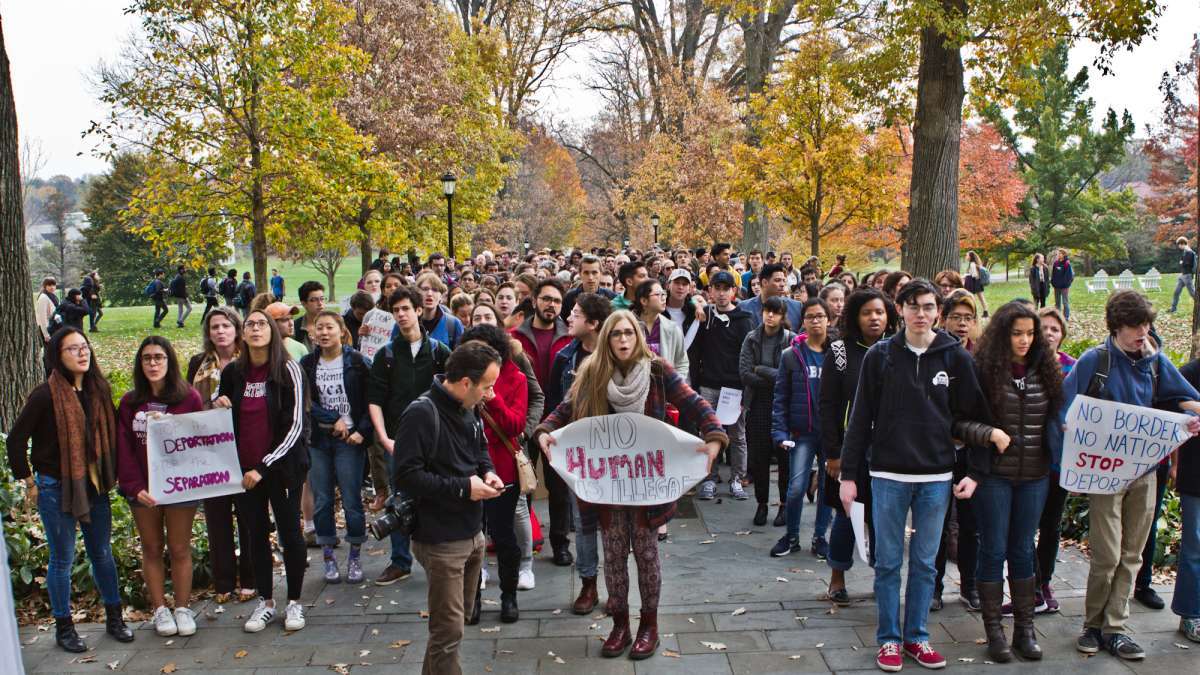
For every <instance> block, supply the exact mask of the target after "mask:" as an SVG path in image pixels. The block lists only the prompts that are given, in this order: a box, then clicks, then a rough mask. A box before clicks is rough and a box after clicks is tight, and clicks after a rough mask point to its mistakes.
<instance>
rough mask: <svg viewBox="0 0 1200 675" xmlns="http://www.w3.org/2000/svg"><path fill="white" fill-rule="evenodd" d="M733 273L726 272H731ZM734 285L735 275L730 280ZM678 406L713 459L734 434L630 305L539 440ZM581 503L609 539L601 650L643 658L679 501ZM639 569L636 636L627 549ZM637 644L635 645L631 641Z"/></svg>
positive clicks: (650, 644)
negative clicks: (583, 423)
mask: <svg viewBox="0 0 1200 675" xmlns="http://www.w3.org/2000/svg"><path fill="white" fill-rule="evenodd" d="M725 276H726V277H729V275H728V274H726V275H725ZM729 286H730V287H731V290H732V286H733V284H732V279H729ZM668 403H670V404H671V405H674V406H675V407H676V408H678V409H679V412H680V416H681V417H682V418H685V419H686V420H688V421H689V422H691V423H692V424H694V425H696V427H698V428H699V429H700V431H701V433H702V434H703V436H702V437H703V438H704V440H705V443H704V444H703V445H701V446H700V447H699V448H697V450H698V451H699V452H705V453H707V454H708V461H709V463H710V464H711V463H712V461H713V459H715V458H716V456H717V453H719V452H720V451H721V448H722V447H723V446H725V445H726V444H727V443H728V437H727V436H726V435H725V433H724V431H723V430H722V428H721V424H720V422H718V421H717V418H716V414H715V413H714V412H713V409H712V407H711V406H709V405H708V403H707V402H706V401H705V400H704V399H703V398H701V397H700V396H698V395H697V394H696V392H694V391H692V389H691V388H690V387H688V385H687V383H686V382H684V380H683V378H682V377H680V376H679V375H678V374H677V373H676V372H675V371H674V369H672V368H671V366H669V365H667V364H666V363H665V362H663V360H662V359H660V358H656V357H655V356H654V354H653V353H652V352H651V351H650V349H649V347H647V346H646V339H645V335H644V334H643V332H642V331H641V329H639V328H638V324H637V318H636V317H635V316H634V315H633V314H632V313H631V312H628V311H614V312H613V313H612V314H611V315H609V317H608V319H606V320H605V322H604V326H603V327H602V328H601V329H600V334H599V336H598V337H597V351H596V352H595V353H594V354H593V355H592V356H591V357H590V358H588V359H587V360H586V361H584V363H583V365H582V366H581V367H580V369H579V371H578V372H577V373H576V376H575V381H574V382H573V383H572V384H571V389H570V390H569V391H568V393H567V398H566V399H565V400H564V401H563V402H562V403H561V404H559V405H558V407H557V408H555V409H554V411H553V412H551V413H550V415H549V416H548V417H547V418H546V419H545V420H544V421H543V422H542V424H541V426H539V427H538V429H537V432H535V434H534V440H535V441H536V442H538V443H539V445H540V447H541V450H542V452H543V453H545V454H546V455H547V456H549V453H550V446H551V445H552V444H553V443H554V440H553V437H551V436H550V432H553V431H555V430H557V429H559V428H561V427H563V426H566V425H567V424H569V423H571V422H574V421H576V420H580V419H584V418H587V417H595V416H599V415H608V414H610V413H614V412H618V413H620V412H626V413H641V414H644V415H646V416H647V417H651V418H654V419H658V420H664V419H666V405H667V404H668ZM579 506H580V508H581V509H596V510H597V511H598V513H599V521H600V529H601V534H602V538H603V541H604V583H605V585H606V586H607V588H608V602H607V604H606V606H605V611H606V613H607V614H608V615H609V616H611V617H612V618H613V629H612V632H611V633H609V636H608V639H606V640H605V641H604V644H603V646H602V647H601V649H600V654H601V655H602V656H605V657H610V658H611V657H616V656H620V655H622V654H623V653H625V650H626V649H627V648H628V649H630V652H629V657H630V658H632V659H645V658H649V657H650V656H653V655H654V652H655V650H657V649H658V644H659V636H658V602H659V594H660V592H661V587H662V570H661V566H660V563H659V557H658V540H657V537H656V536H655V530H656V529H657V527H658V526H659V525H661V524H663V523H665V522H667V521H668V520H670V518H671V516H672V515H673V514H674V512H675V503H674V502H672V503H669V504H663V505H659V506H639V507H620V506H597V505H592V504H587V503H586V502H583V501H582V500H580V501H579ZM631 548H632V550H633V553H634V560H635V561H636V564H637V569H638V590H639V591H640V593H641V596H642V608H641V621H640V623H639V624H638V632H637V637H636V638H634V637H632V636H631V634H630V631H629V599H628V596H629V569H628V559H629V551H630V549H631ZM631 645H632V647H631Z"/></svg>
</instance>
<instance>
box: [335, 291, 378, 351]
mask: <svg viewBox="0 0 1200 675" xmlns="http://www.w3.org/2000/svg"><path fill="white" fill-rule="evenodd" d="M347 304H349V305H350V307H349V308H347V309H346V311H345V313H343V314H342V322H343V323H345V324H346V330H348V331H350V335H351V336H352V339H353V345H352V346H353V347H354V349H355V350H358V349H359V347H360V346H361V345H362V334H361V333H362V324H363V317H365V316H366V315H367V312H369V311H371V310H372V309H375V301H374V300H372V299H371V294H370V293H367V292H366V291H355V292H354V295H352V296H350V301H349V303H347Z"/></svg>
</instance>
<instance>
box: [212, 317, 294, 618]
mask: <svg viewBox="0 0 1200 675" xmlns="http://www.w3.org/2000/svg"><path fill="white" fill-rule="evenodd" d="M243 336H244V338H243V344H242V353H241V355H240V356H239V357H238V359H237V360H236V361H234V362H233V363H230V364H229V365H228V366H226V367H225V370H224V371H222V372H221V389H220V396H219V397H218V398H217V400H216V401H214V402H213V403H214V405H215V406H217V407H220V408H232V409H233V432H234V435H235V436H237V444H238V459H239V460H240V462H241V465H242V470H243V471H245V475H244V476H243V477H242V487H244V488H245V489H246V492H245V493H244V494H241V495H238V497H237V504H238V509H239V510H241V512H242V515H243V517H245V519H246V529H247V530H248V532H247V534H248V535H249V537H248V539H249V541H248V542H243V546H245V545H246V544H247V543H248V544H249V548H250V559H251V561H252V563H253V564H254V580H255V582H256V583H257V585H258V595H259V600H258V607H256V608H255V609H254V611H253V612H252V613H251V614H250V618H249V619H248V620H247V621H246V625H245V626H244V628H245V630H246V632H248V633H257V632H259V631H261V630H262V629H264V628H266V627H267V624H269V623H271V621H272V620H274V618H275V613H276V612H275V600H274V598H273V596H272V588H273V586H274V579H273V578H272V572H271V569H272V568H271V541H270V535H271V533H270V519H269V518H268V516H267V507H268V506H270V509H271V511H273V512H274V513H275V526H276V527H277V528H278V531H279V542H280V544H281V545H282V546H283V564H284V571H285V573H286V576H287V596H288V606H287V612H286V618H285V619H284V624H283V626H284V628H285V629H287V630H300V629H301V628H304V607H303V606H302V605H301V604H300V602H299V601H300V591H301V589H302V587H303V584H304V557H305V545H304V536H303V535H302V534H301V533H300V493H301V486H302V485H303V484H304V479H305V476H306V475H307V474H308V461H309V460H308V448H306V447H304V441H305V439H307V438H308V433H307V432H308V430H307V429H306V428H305V427H306V425H307V422H308V415H306V414H305V412H306V411H305V410H304V371H303V370H302V369H301V368H300V364H299V363H296V362H295V361H293V360H291V358H290V357H289V356H288V355H287V352H286V351H284V349H283V338H282V336H281V335H280V333H279V328H278V327H277V326H276V325H275V322H274V321H273V320H272V319H271V317H270V316H269V315H267V313H266V312H265V311H263V310H254V311H252V312H250V314H249V315H248V316H246V323H245V325H244V326H243Z"/></svg>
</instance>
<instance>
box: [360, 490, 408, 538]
mask: <svg viewBox="0 0 1200 675" xmlns="http://www.w3.org/2000/svg"><path fill="white" fill-rule="evenodd" d="M367 527H368V528H369V529H370V530H371V536H372V537H375V539H376V540H378V541H382V540H383V539H384V538H386V537H387V536H388V535H390V534H391V533H393V532H399V533H400V534H403V535H404V536H406V537H411V536H412V534H413V532H414V531H416V529H417V500H416V498H414V497H408V496H404V495H401V494H397V493H392V496H391V497H388V499H387V501H386V502H384V505H383V515H381V516H379V517H378V518H376V519H375V520H373V521H371V522H370V523H369V524H368V525H367Z"/></svg>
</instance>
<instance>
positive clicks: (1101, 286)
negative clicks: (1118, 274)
mask: <svg viewBox="0 0 1200 675" xmlns="http://www.w3.org/2000/svg"><path fill="white" fill-rule="evenodd" d="M1086 283H1087V289H1088V293H1107V292H1109V288H1108V272H1105V271H1104V270H1100V271H1099V272H1096V276H1094V277H1092V278H1091V279H1088V280H1087V281H1086Z"/></svg>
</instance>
